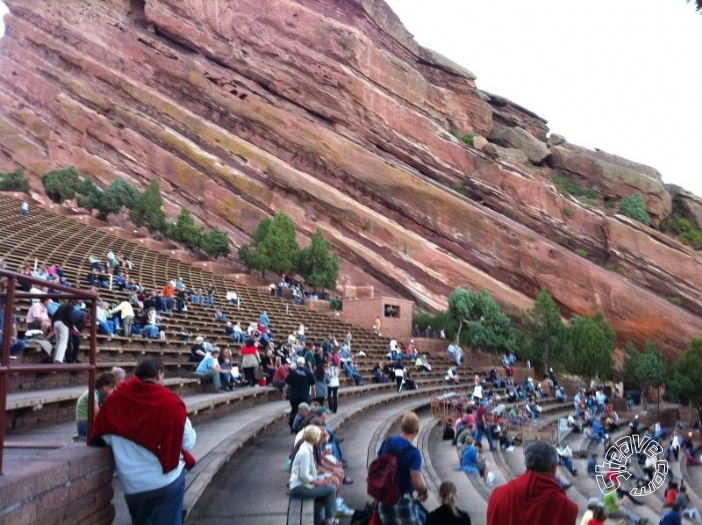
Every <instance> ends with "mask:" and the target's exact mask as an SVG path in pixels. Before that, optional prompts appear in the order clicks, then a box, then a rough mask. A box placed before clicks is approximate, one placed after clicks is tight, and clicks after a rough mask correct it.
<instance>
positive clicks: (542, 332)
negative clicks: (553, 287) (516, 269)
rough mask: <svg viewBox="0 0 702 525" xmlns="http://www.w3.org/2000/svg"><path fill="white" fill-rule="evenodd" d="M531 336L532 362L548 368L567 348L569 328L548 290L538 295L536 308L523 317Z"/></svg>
mask: <svg viewBox="0 0 702 525" xmlns="http://www.w3.org/2000/svg"><path fill="white" fill-rule="evenodd" d="M523 324H524V328H525V330H526V332H527V334H528V335H529V336H530V339H529V342H528V354H529V359H531V362H532V363H534V364H535V365H537V366H539V365H540V366H543V367H544V369H547V368H548V367H549V366H552V365H553V364H554V362H555V361H558V360H559V359H560V357H561V355H562V353H563V351H564V350H565V343H566V334H567V330H566V327H565V325H564V324H563V320H562V319H561V312H560V311H559V310H558V306H557V305H556V302H555V301H554V300H553V297H551V294H549V293H548V292H547V291H546V290H541V291H540V292H539V295H538V296H537V297H536V302H535V303H534V308H532V309H531V310H529V311H528V312H527V313H526V315H525V316H524V319H523Z"/></svg>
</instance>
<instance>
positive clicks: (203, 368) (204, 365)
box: [195, 348, 225, 392]
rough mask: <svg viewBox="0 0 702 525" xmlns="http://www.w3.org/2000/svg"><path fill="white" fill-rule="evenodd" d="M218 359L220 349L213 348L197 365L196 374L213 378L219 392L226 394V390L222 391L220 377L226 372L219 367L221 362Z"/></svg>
mask: <svg viewBox="0 0 702 525" xmlns="http://www.w3.org/2000/svg"><path fill="white" fill-rule="evenodd" d="M218 357H219V349H218V348H213V349H212V351H211V352H208V353H207V355H206V356H205V357H203V358H202V361H200V364H199V365H197V369H196V370H195V373H197V374H202V375H203V376H209V377H211V378H212V382H213V383H214V386H215V388H216V389H217V392H224V391H225V390H224V389H222V379H221V376H220V375H219V374H220V373H224V370H222V368H221V367H220V366H219V362H218V361H217V358H218Z"/></svg>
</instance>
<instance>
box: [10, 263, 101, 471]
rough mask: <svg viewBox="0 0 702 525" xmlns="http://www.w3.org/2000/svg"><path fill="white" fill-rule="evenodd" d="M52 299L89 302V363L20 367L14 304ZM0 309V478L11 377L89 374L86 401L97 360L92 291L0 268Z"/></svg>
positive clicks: (91, 396) (92, 387)
mask: <svg viewBox="0 0 702 525" xmlns="http://www.w3.org/2000/svg"><path fill="white" fill-rule="evenodd" d="M19 283H28V284H36V285H38V286H40V287H47V288H49V289H50V290H51V291H50V292H47V293H42V294H34V293H29V292H22V291H18V290H17V286H18V284H19ZM47 297H48V298H51V299H53V300H70V301H73V300H81V301H89V302H90V306H89V310H88V311H89V312H90V321H89V324H88V327H87V328H88V329H89V330H90V339H89V341H90V342H89V345H90V353H89V362H88V363H86V364H83V363H72V364H70V363H60V364H59V363H47V364H21V363H15V362H14V361H13V360H11V359H10V346H11V345H10V339H11V336H12V325H13V323H14V322H15V302H16V301H17V299H25V298H29V299H40V300H41V299H44V298H47ZM0 308H2V315H3V331H2V352H1V353H0V475H2V474H3V458H4V452H5V433H6V430H7V413H6V409H7V394H8V390H9V383H10V375H11V374H36V373H38V372H57V373H66V374H70V373H73V372H88V390H89V393H88V399H89V400H90V399H94V396H95V370H96V367H95V359H96V346H97V338H96V329H97V324H96V308H97V294H96V293H95V292H93V291H86V290H79V289H77V288H71V287H68V286H63V285H60V284H57V283H53V282H49V281H45V280H43V279H39V278H36V277H29V276H26V275H23V274H20V273H17V272H13V271H10V270H5V269H0ZM93 411H94V409H93V403H91V402H88V435H90V431H91V429H92V421H93V415H94V414H93Z"/></svg>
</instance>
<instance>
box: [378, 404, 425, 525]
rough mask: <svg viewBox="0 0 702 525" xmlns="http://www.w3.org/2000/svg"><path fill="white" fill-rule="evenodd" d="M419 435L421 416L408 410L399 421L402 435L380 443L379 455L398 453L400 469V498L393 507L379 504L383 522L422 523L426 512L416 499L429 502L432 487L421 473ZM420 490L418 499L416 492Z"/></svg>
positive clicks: (413, 524) (419, 524)
mask: <svg viewBox="0 0 702 525" xmlns="http://www.w3.org/2000/svg"><path fill="white" fill-rule="evenodd" d="M418 434H419V418H418V417H417V414H415V413H414V412H406V413H405V414H404V415H403V416H402V421H401V423H400V435H399V436H393V437H391V438H389V439H386V440H385V441H384V442H383V444H382V445H381V446H380V450H379V451H378V455H379V456H381V455H383V454H386V453H389V452H391V453H394V454H396V455H397V468H398V474H399V478H400V492H401V493H402V496H401V497H400V500H399V501H398V502H397V503H396V504H395V505H392V506H388V505H385V504H383V503H380V504H379V505H378V513H379V514H380V521H381V523H401V524H403V525H421V524H423V523H424V522H425V521H426V514H425V513H424V510H423V508H422V507H421V506H420V505H418V504H417V501H419V502H422V501H426V499H427V495H428V493H429V490H428V489H427V486H426V484H425V483H424V478H423V476H422V453H421V452H420V451H419V450H418V449H417V448H416V447H414V446H413V445H412V441H413V440H414V439H415V438H416V437H417V435H418ZM415 492H416V493H417V496H416V499H415V497H414V493H415Z"/></svg>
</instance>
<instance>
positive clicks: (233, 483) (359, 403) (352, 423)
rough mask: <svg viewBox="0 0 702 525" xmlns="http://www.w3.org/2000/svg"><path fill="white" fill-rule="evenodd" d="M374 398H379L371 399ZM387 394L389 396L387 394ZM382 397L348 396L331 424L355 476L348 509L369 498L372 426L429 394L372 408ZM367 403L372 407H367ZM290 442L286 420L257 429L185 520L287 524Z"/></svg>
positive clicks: (347, 490)
mask: <svg viewBox="0 0 702 525" xmlns="http://www.w3.org/2000/svg"><path fill="white" fill-rule="evenodd" d="M374 397H377V399H373V398H374ZM385 397H386V400H387V396H385ZM380 399H381V396H368V397H363V398H357V399H349V400H348V402H345V403H344V405H343V406H340V407H339V413H338V414H337V415H336V416H334V417H333V418H332V419H331V421H330V422H331V424H332V426H333V427H334V426H335V425H336V423H338V422H339V421H341V426H339V427H338V429H337V431H336V432H337V436H339V437H342V438H344V441H343V443H342V444H341V449H342V452H343V454H344V457H345V458H346V459H347V460H348V462H349V466H348V468H347V469H346V472H347V475H349V476H351V477H352V478H353V479H354V480H355V482H354V484H353V485H344V486H343V488H342V493H341V496H342V497H344V499H345V501H346V504H347V505H348V506H350V507H352V508H363V506H364V505H365V503H366V501H368V500H369V498H368V496H367V495H366V485H365V478H366V472H367V470H366V469H367V466H366V463H367V456H368V450H369V447H371V446H373V444H375V443H377V440H374V439H373V438H374V436H375V434H376V430H377V429H378V428H381V427H384V426H386V427H389V426H388V425H387V423H388V422H391V421H393V420H394V419H396V417H397V415H398V414H402V413H403V412H404V411H406V410H410V409H414V408H416V407H417V406H418V405H425V406H428V405H429V397H428V396H426V395H423V396H421V397H414V398H413V397H408V398H403V397H401V396H399V397H393V398H391V399H390V400H391V401H394V402H390V403H387V404H381V405H377V404H376V405H375V406H373V401H380ZM369 404H370V405H371V406H372V408H370V409H366V407H368V405H369ZM361 409H366V410H364V411H363V413H362V414H360V415H357V416H356V417H355V418H351V419H346V417H347V415H345V414H349V413H352V412H355V411H357V410H361ZM344 413H345V414H344ZM292 441H293V436H292V435H291V434H290V432H289V430H288V428H287V424H286V423H284V422H282V421H281V422H279V423H278V424H276V425H273V426H271V427H270V428H269V429H267V430H266V431H264V432H262V433H260V434H259V435H258V436H257V438H256V439H255V440H254V442H252V443H251V444H250V445H249V446H248V447H247V448H246V452H245V453H244V454H241V455H239V456H237V458H236V461H232V462H231V463H229V464H228V465H225V466H224V467H223V468H222V469H221V470H220V472H219V473H218V474H217V475H216V476H215V477H214V479H213V480H212V483H211V484H210V485H209V486H208V488H207V489H206V490H205V492H204V493H203V494H202V496H201V497H200V499H199V501H198V502H197V504H196V505H195V507H194V508H193V509H192V511H191V513H190V515H189V517H188V520H187V522H186V523H187V524H188V525H193V524H206V525H210V524H217V523H225V522H226V523H228V524H231V523H233V524H236V525H268V524H270V525H274V524H275V525H279V524H281V523H285V514H286V509H287V504H288V497H287V482H288V478H289V474H288V473H287V472H286V471H285V470H284V468H283V463H284V461H285V458H286V457H287V455H288V454H289V453H290V448H291V447H292ZM293 508H294V517H295V519H294V520H292V523H297V522H298V516H299V503H297V502H296V503H295V504H294V505H293ZM311 510H312V507H311V505H310V504H309V502H308V503H307V504H306V505H305V512H304V515H303V520H305V521H303V522H304V523H307V522H308V521H309V519H310V518H311ZM347 522H348V520H347Z"/></svg>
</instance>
